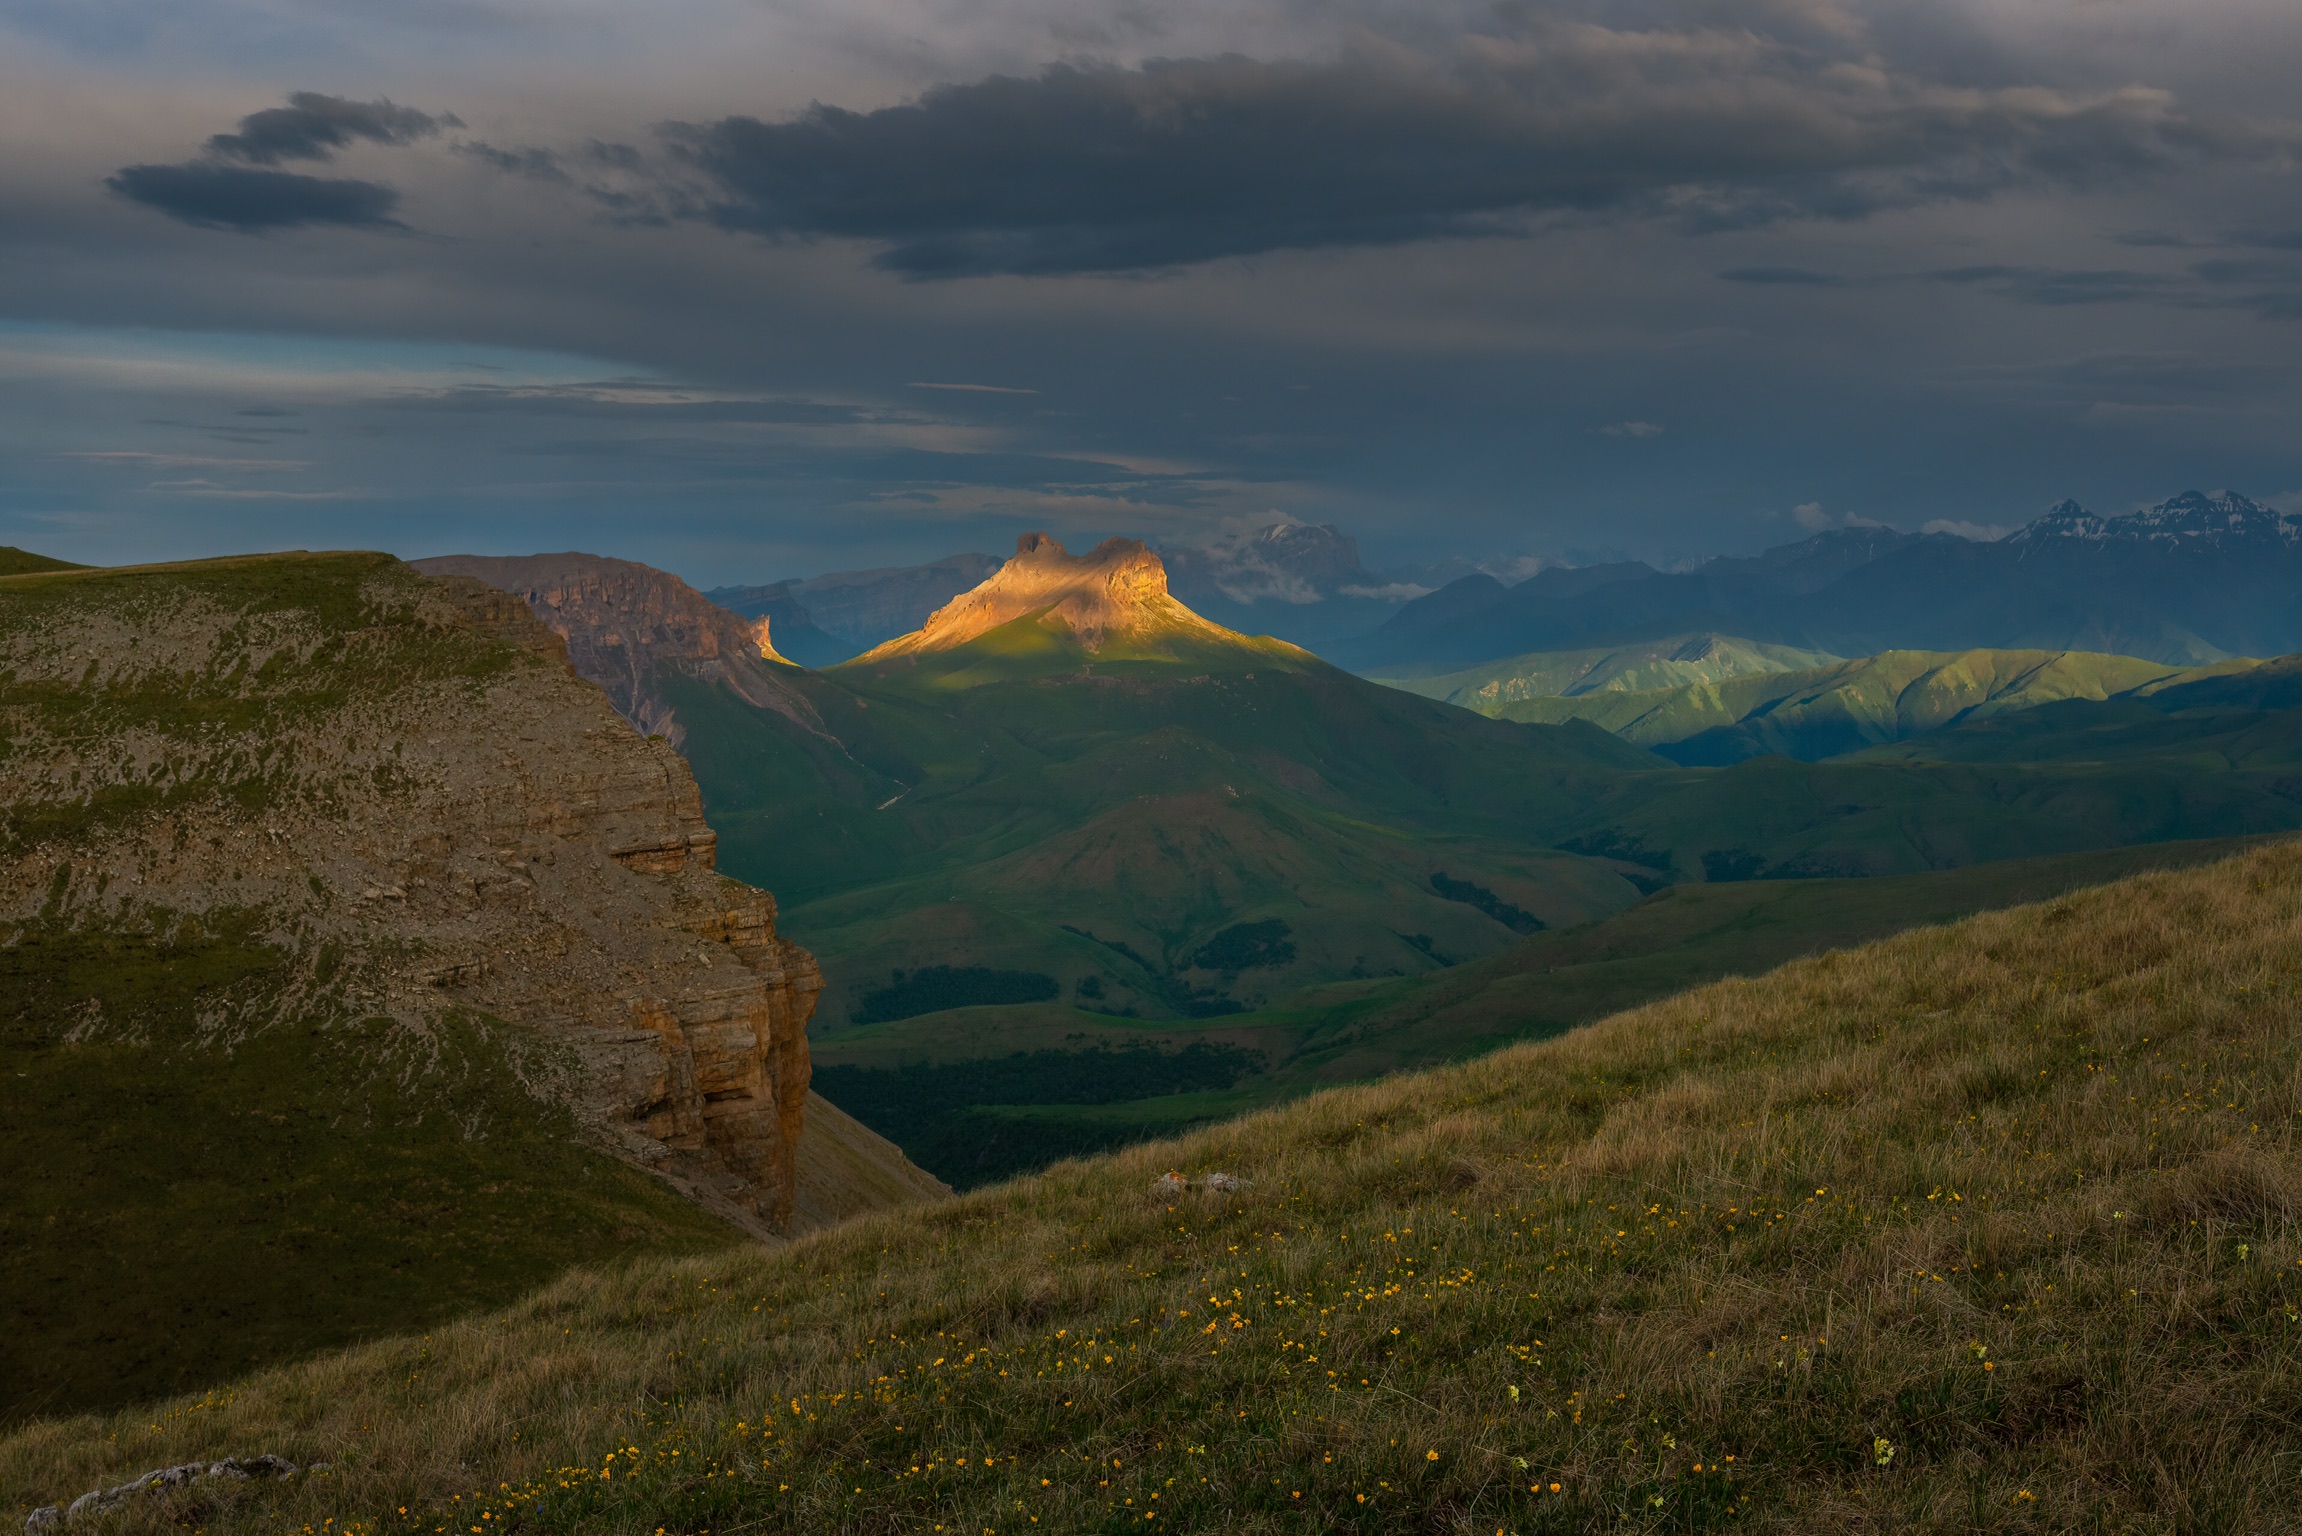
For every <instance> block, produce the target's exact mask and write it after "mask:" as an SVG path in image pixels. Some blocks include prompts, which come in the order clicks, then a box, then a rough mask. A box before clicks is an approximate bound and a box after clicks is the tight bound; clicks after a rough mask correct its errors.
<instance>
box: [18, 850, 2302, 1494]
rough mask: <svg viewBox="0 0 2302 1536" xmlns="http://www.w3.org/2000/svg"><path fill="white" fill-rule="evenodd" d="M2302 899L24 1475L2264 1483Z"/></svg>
mask: <svg viewBox="0 0 2302 1536" xmlns="http://www.w3.org/2000/svg"><path fill="white" fill-rule="evenodd" d="M2298 929H2302V851H2298V850H2296V849H2295V848H2292V847H2279V848H2275V849H2270V850H2265V851H2261V852H2257V853H2254V854H2251V855H2248V856H2246V857H2242V858H2239V859H2236V860H2233V861H2231V862H2229V863H2226V864H2221V865H2217V866H2213V867H2210V868H2207V869H2204V870H2198V871H2190V872H2184V873H2175V874H2153V875H2147V876H2143V877H2140V878H2138V879H2135V880H2132V881H2128V882H2125V883H2122V884H2119V885H2114V886H2110V887H2106V888H2103V889H2100V890H2096V891H2092V892H2087V893H2083V894H2079V895H2075V896H2070V897H2065V898H2061V899H2058V900H2055V901H2053V902H2050V903H2048V904H2046V905H2043V906H2037V907H2028V908H2022V909H2018V910H2015V911H2011V912H2006V913H2000V914H1994V915H1990V916H1985V917H1980V918H1975V919H1971V920H1969V921H1966V922H1964V923H1961V924H1957V925H1955V926H1950V927H1941V928H1928V929H1923V930H1920V931H1917V932H1914V933H1910V934H1906V935H1903V936H1901V937H1899V938H1896V939H1893V940H1889V941H1887V942H1885V943H1882V944H1879V945H1875V946H1872V947H1869V948H1865V949H1861V950H1855V951H1849V952H1839V953H1834V954H1831V955H1828V956H1825V957H1822V958H1818V959H1812V960H1806V961H1801V962H1798V963H1796V964H1794V965H1792V966H1789V967H1787V968H1785V969H1784V970H1781V971H1778V972H1776V973H1774V974H1772V975H1770V976H1768V977H1766V978H1764V979H1762V980H1759V981H1756V982H1751V981H1739V980H1738V981H1730V982H1724V983H1719V984H1716V985H1713V986H1710V987H1706V988H1702V989H1698V990H1696V991H1693V992H1690V993H1686V994H1683V995H1681V996H1679V997H1676V998H1673V999H1671V1000H1669V1001H1667V1002H1663V1003H1658V1004H1655V1005H1651V1006H1649V1007H1647V1008H1645V1009H1642V1010H1639V1011H1637V1012H1634V1013H1630V1014H1626V1015H1622V1016H1619V1017H1617V1018H1615V1019H1612V1020H1610V1021H1608V1022H1605V1023H1602V1024H1600V1025H1597V1026H1595V1027H1593V1028H1590V1029H1587V1030H1583V1031H1580V1032H1577V1033H1576V1034H1574V1035H1571V1036H1568V1037H1566V1038H1563V1039H1559V1040H1554V1041H1549V1042H1545V1043H1542V1044H1538V1045H1530V1046H1521V1047H1516V1048H1513V1049H1511V1050H1508V1051H1505V1052H1503V1053H1500V1054H1498V1055H1495V1056H1492V1057H1488V1058H1486V1059H1484V1060H1481V1061H1479V1062H1477V1063H1474V1064H1470V1065H1466V1066H1462V1067H1456V1068H1451V1069H1447V1070H1444V1071H1440V1072H1436V1073H1432V1074H1428V1075H1423V1076H1416V1077H1406V1078H1397V1079H1392V1080H1389V1081H1386V1082H1383V1083H1381V1084H1377V1085H1373V1086H1368V1087H1361V1088H1352V1089H1345V1090H1339V1091H1335V1092H1331V1093H1326V1094H1322V1095H1319V1096H1317V1097H1315V1098H1313V1099H1310V1100H1307V1101H1304V1102H1302V1103H1298V1104H1295V1105H1292V1106H1289V1107H1287V1108H1285V1109H1282V1110H1278V1111H1274V1112H1270V1113H1266V1114H1263V1115H1258V1116H1254V1117H1251V1118H1249V1119H1246V1120H1243V1121H1239V1122H1236V1123H1233V1124H1228V1125H1224V1126H1221V1127H1217V1128H1215V1129H1212V1130H1209V1131H1206V1132H1203V1133H1200V1134H1198V1135H1196V1136H1193V1137H1191V1138H1189V1139H1188V1140H1185V1141H1183V1142H1180V1143H1175V1144H1168V1145H1160V1146H1156V1147H1148V1148H1143V1149H1140V1150H1137V1151H1134V1152H1131V1153H1128V1154H1124V1155H1121V1156H1119V1157H1115V1158H1109V1159H1103V1160H1098V1161H1095V1162H1090V1163H1084V1164H1067V1165H1064V1166H1062V1167H1060V1168H1058V1169H1056V1170H1054V1171H1052V1172H1051V1173H1050V1174H1048V1175H1045V1176H1042V1177H1039V1178H1033V1179H1026V1180H1021V1181H1017V1182H1015V1183H1012V1184H1007V1185H1002V1186H999V1187H996V1188H993V1189H989V1190H985V1191H982V1192H980V1193H978V1194H975V1195H973V1196H970V1197H968V1198H965V1199H963V1200H961V1201H959V1202H957V1203H955V1204H953V1205H951V1206H949V1207H945V1208H942V1209H939V1210H937V1211H935V1212H933V1213H932V1214H929V1215H926V1216H920V1215H906V1216H902V1217H896V1218H881V1219H870V1220H866V1221H863V1222H859V1223H856V1224H854V1225H852V1226H849V1227H845V1228H841V1229H838V1230H834V1231H832V1232H829V1233H826V1234H823V1235H821V1236H819V1237H816V1238H814V1239H811V1240H809V1241H806V1242H803V1243H801V1244H798V1245H796V1246H795V1247H793V1248H791V1249H789V1250H786V1251H784V1252H781V1253H777V1254H761V1253H744V1254H728V1255H724V1256H718V1257H713V1258H708V1259H699V1260H692V1261H687V1262H683V1263H674V1264H664V1263H656V1264H646V1265H640V1266H637V1267H634V1268H630V1269H624V1270H619V1271H615V1272H612V1273H604V1274H596V1275H585V1276H582V1277H578V1278H572V1279H569V1280H566V1281H563V1282H561V1283H559V1284H557V1285H555V1286H553V1287H552V1288H550V1289H548V1290H546V1291H545V1292H543V1293H541V1294H540V1295H538V1296H537V1297H535V1298H533V1299H532V1300H530V1301H528V1302H526V1303H523V1304H522V1305H520V1306H518V1307H515V1308H513V1309H511V1310H510V1311H507V1312H505V1313H503V1314H501V1315H499V1316H497V1317H494V1318H489V1319H484V1320H474V1321H470V1322H466V1323H460V1324H457V1325H455V1326H453V1327H451V1328H447V1329H444V1330H441V1331H438V1332H436V1333H434V1334H433V1335H431V1336H430V1337H428V1338H425V1339H423V1340H420V1341H419V1340H415V1339H409V1340H406V1341H399V1342H393V1343H389V1344H380V1345H374V1346H369V1347H366V1348H363V1349H360V1350H355V1351H352V1352H349V1353H345V1354H340V1355H335V1356H330V1357H328V1358H325V1359H323V1360H319V1361H315V1362H312V1363H311V1364H308V1365H304V1366H299V1367H295V1368H292V1369H288V1370H283V1371H278V1372H273V1373H268V1374H266V1375H263V1376H259V1377H255V1378H252V1379H250V1380H248V1381H246V1382H244V1383H242V1384H241V1385H240V1386H238V1387H237V1388H236V1389H234V1390H233V1391H231V1392H230V1393H227V1394H221V1395H218V1396H216V1397H213V1398H210V1399H207V1400H204V1401H190V1400H187V1401H180V1402H177V1403H174V1404H170V1405H165V1406H162V1407H158V1408H155V1409H150V1410H143V1411H139V1412H137V1413H134V1414H129V1415H122V1416H120V1417H118V1418H115V1419H111V1420H102V1419H91V1420H85V1421H77V1422H67V1423H62V1424H55V1425H46V1426H41V1427H37V1428H33V1429H28V1430H24V1431H20V1432H18V1433H17V1434H15V1435H13V1436H11V1437H10V1438H8V1439H7V1440H6V1441H4V1442H0V1488H4V1489H5V1494H4V1497H5V1498H6V1499H8V1500H9V1501H11V1502H13V1503H14V1504H16V1505H17V1506H18V1507H20V1508H21V1507H24V1506H26V1505H29V1504H30V1503H32V1502H34V1501H35V1500H43V1501H44V1500H48V1499H55V1498H68V1497H70V1496H72V1495H73V1494H76V1493H77V1492H79V1491H80V1490H81V1489H84V1488H87V1487H92V1486H96V1485H98V1484H100V1483H107V1482H110V1481H112V1480H114V1479H116V1478H118V1477H120V1476H123V1475H126V1474H128V1473H131V1472H133V1471H135V1470H138V1469H140V1468H143V1467H146V1466H151V1465H159V1464H166V1463H171V1462H176V1461H180V1460H184V1459H186V1458H187V1457H190V1456H193V1455H199V1456H213V1455H221V1454H225V1453H228V1452H230V1453H241V1454H245V1453H247V1452H250V1451H253V1450H257V1449H265V1450H274V1451H278V1452H281V1453H283V1454H286V1455H289V1456H293V1457H297V1458H299V1459H310V1458H320V1457H324V1458H327V1459H329V1460H331V1461H332V1462H333V1463H334V1466H333V1469H332V1470H331V1471H330V1472H329V1473H328V1474H326V1475H324V1476H319V1477H313V1478H307V1479H301V1480H297V1481H294V1482H291V1483H288V1484H285V1485H267V1484H241V1485H227V1486H204V1487H202V1488H200V1489H198V1490H196V1491H194V1492H191V1493H188V1494H182V1495H175V1496H172V1497H171V1498H170V1499H169V1500H165V1501H163V1500H154V1501H153V1502H152V1503H151V1504H149V1505H147V1506H145V1507H143V1508H141V1509H139V1510H137V1511H136V1512H134V1513H133V1514H131V1515H129V1516H126V1517H124V1518H122V1519H120V1520H119V1521H118V1522H117V1524H116V1525H115V1527H114V1528H116V1529H124V1530H160V1529H172V1528H175V1527H176V1525H177V1524H178V1523H179V1522H182V1523H196V1524H198V1525H199V1526H200V1527H202V1528H203V1529H206V1530H209V1531H214V1532H219V1533H222V1532H230V1531H238V1530H258V1529H262V1530H277V1529H281V1528H283V1527H285V1528H291V1529H293V1528H296V1527H298V1526H304V1525H306V1524H307V1523H308V1524H309V1525H310V1526H312V1527H317V1526H319V1525H320V1524H321V1522H322V1521H323V1520H324V1519H329V1520H333V1521H335V1522H336V1526H335V1528H337V1529H349V1530H357V1531H363V1532H374V1531H383V1530H408V1531H422V1532H433V1531H437V1530H441V1529H446V1528H449V1527H451V1526H452V1527H453V1528H454V1529H456V1530H458V1531H461V1530H464V1529H467V1528H468V1527H470V1526H481V1527H483V1529H485V1528H487V1527H490V1526H492V1525H493V1524H494V1523H495V1520H496V1519H498V1518H500V1519H502V1520H504V1522H505V1523H506V1524H507V1525H515V1524H516V1526H517V1528H518V1529H520V1530H523V1531H530V1532H546V1531H561V1530H567V1531H573V1530H582V1531H586V1532H606V1531H633V1532H646V1531H653V1530H657V1529H659V1528H664V1529H671V1530H679V1531H705V1530H714V1531H721V1530H733V1529H738V1528H741V1529H744V1530H807V1531H815V1530H826V1529H838V1530H855V1531H877V1530H887V1531H893V1530H907V1529H929V1528H932V1527H933V1526H935V1525H941V1526H943V1527H944V1528H945V1529H947V1530H964V1531H968V1532H975V1531H978V1530H991V1531H998V1532H1009V1531H1019V1530H1028V1529H1032V1528H1034V1522H1036V1526H1037V1528H1040V1529H1047V1530H1060V1531H1078V1530H1108V1531H1118V1530H1122V1529H1136V1530H1140V1529H1145V1528H1152V1529H1157V1528H1169V1529H1185V1530H1203V1531H1216V1530H1220V1531H1225V1532H1258V1531H1278V1530H1305V1529H1319V1530H1339V1531H1368V1532H1376V1531H1396V1530H1401V1529H1416V1530H1429V1531H1452V1530H1467V1531H1482V1532H1483V1531H1487V1530H1493V1529H1508V1530H1513V1531H1518V1532H1535V1531H1569V1530H1597V1529H1602V1528H1604V1529H1609V1530H1615V1529H1625V1528H1630V1529H1651V1530H1666V1529H1667V1530H1689V1529H1710V1528H1718V1527H1724V1526H1728V1525H1763V1526H1767V1527H1770V1528H1776V1529H1787V1530H1800V1531H1818V1532H1819V1531H1830V1532H1843V1531H1900V1530H1908V1529H1913V1528H1932V1529H1949V1528H1956V1529H1961V1530H1978V1531H1998V1530H2005V1531H2074V1530H2226V1531H2237V1530H2267V1529H2273V1528H2280V1527H2282V1526H2284V1525H2285V1524H2286V1523H2288V1522H2289V1521H2290V1519H2291V1514H2292V1510H2293V1507H2294V1500H2295V1494H2296V1482H2295V1478H2296V1474H2295V1472H2294V1470H2293V1468H2294V1466H2295V1464H2296V1460H2297V1457H2302V1429H2298V1428H2297V1413H2298V1412H2302V1364H2298V1363H2297V1362H2298V1359H2302V1356H2298V1355H2297V1352H2296V1348H2295V1346H2296V1342H2297V1337H2298V1331H2302V1239H2298V1238H2297V1236H2296V1229H2295V1227H2294V1225H2293V1220H2294V1217H2295V1216H2296V1214H2297V1213H2298V1212H2302V1147H2298V1146H2297V1143H2296V1137H2297V1128H2298V1121H2302V1098H2298V1096H2297V1095H2298V1087H2297V1085H2298V1084H2302V1028H2297V1025H2302V970H2298V966H2297V960H2296V952H2295V948H2294V942H2293V936H2294V934H2295V933H2296V932H2297V931H2298ZM1169 1167H1176V1168H1181V1169H1184V1170H1186V1171H1189V1172H1194V1173H1196V1172H1199V1171H1201V1170H1206V1169H1217V1168H1220V1169H1227V1170H1232V1171H1236V1172H1239V1173H1243V1174H1246V1175H1248V1176H1250V1177H1251V1178H1252V1179H1253V1180H1254V1183H1253V1186H1252V1188H1250V1189H1248V1190H1245V1191H1243V1192H1240V1193H1236V1194H1232V1195H1208V1194H1202V1193H1198V1192H1193V1193H1190V1194H1188V1195H1185V1196H1183V1197H1180V1198H1174V1197H1167V1196H1161V1195H1156V1194H1154V1193H1152V1191H1151V1189H1150V1183H1151V1179H1152V1177H1153V1175H1154V1174H1156V1173H1157V1172H1159V1171H1160V1170H1161V1169H1163V1168H1169ZM403 1509H404V1510H405V1513H404V1514H402V1513H400V1511H402V1510H403ZM1153 1512H1156V1514H1157V1516H1158V1520H1157V1522H1156V1524H1153V1523H1151V1522H1149V1521H1147V1520H1146V1519H1145V1518H1144V1516H1145V1515H1147V1514H1150V1513H1153ZM483 1514H486V1515H488V1516H490V1517H491V1518H489V1519H487V1520H483V1519H481V1518H480V1517H481V1516H482V1515H483Z"/></svg>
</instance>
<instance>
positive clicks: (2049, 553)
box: [1330, 492, 2302, 677]
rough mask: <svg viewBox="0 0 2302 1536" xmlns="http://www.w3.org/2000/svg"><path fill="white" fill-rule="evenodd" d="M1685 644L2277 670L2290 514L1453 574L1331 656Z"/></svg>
mask: <svg viewBox="0 0 2302 1536" xmlns="http://www.w3.org/2000/svg"><path fill="white" fill-rule="evenodd" d="M1698 631H1710V632H1714V633H1721V634H1730V635H1735V636H1739V637H1741V638H1743V639H1746V640H1751V641H1757V642H1760V643H1764V644H1773V645H1789V646H1799V647H1806V648H1811V649H1815V650H1821V651H1828V652H1831V653H1833V654H1836V655H1841V656H1869V655H1876V654H1878V653H1879V652H1882V651H1890V650H1922V651H1964V650H1974V649H1999V650H2046V651H2065V650H2069V651H2090V652H2100V653H2107V654H2116V655H2128V656H2139V657H2142V658H2144V659H2146V660H2151V661H2157V662H2164V663H2168V664H2171V665H2199V664H2202V663H2206V662H2212V661H2219V660H2223V659H2225V658H2228V657H2231V656H2271V655H2281V654H2284V653H2287V652H2291V651H2295V650H2302V515H2297V514H2293V513H2282V512H2278V511H2276V510H2274V509H2271V508H2268V507H2264V506H2262V505H2260V504H2259V503H2256V502H2254V501H2251V500H2248V499H2247V498H2246V497H2244V496H2240V495H2237V494H2235V493H2229V492H2225V493H2223V494H2221V495H2218V496H2207V495H2204V494H2202V493H2199V492H2186V493H2184V494H2183V495H2180V496H2176V497H2173V498H2171V499H2169V500H2167V501H2165V502H2162V503H2160V504H2159V505H2157V506H2155V507H2152V508H2149V509H2147V510H2145V511H2142V512H2137V513H2133V514H2131V515H2128V516H2125V517H2101V516H2098V515H2096V514H2094V513H2091V512H2088V511H2086V510H2085V509H2084V508H2082V507H2079V506H2078V505H2077V504H2075V503H2072V502H2064V503H2062V504H2061V505H2059V506H2057V507H2055V508H2054V509H2052V510H2051V511H2049V512H2048V513H2047V514H2045V515H2044V516H2043V517H2041V518H2039V519H2038V520H2036V521H2035V522H2033V523H2031V524H2030V525H2029V526H2027V527H2026V528H2024V529H2022V530H2020V531H2019V532H2018V533H2016V534H2014V535H2012V536H2010V537H2008V538H2006V539H2003V540H2000V541H1999V542H1997V543H1984V542H1980V541H1977V540H1972V539H1965V538H1960V537H1958V536H1956V535H1953V534H1945V533H1933V534H1908V533H1901V532H1898V531H1896V530H1894V529H1891V528H1846V529H1833V530H1830V531H1828V532H1825V533H1821V534H1818V535H1816V536H1815V537H1813V538H1811V539H1807V540H1804V541H1802V542H1800V543H1797V544H1790V545H1784V546H1781V547H1779V548H1776V549H1771V550H1768V551H1766V552H1765V553H1764V554H1761V555H1757V556H1754V557H1747V558H1730V559H1718V560H1712V561H1708V562H1706V563H1705V564H1703V565H1702V566H1700V567H1698V568H1697V569H1695V570H1693V571H1690V572H1684V573H1666V572H1662V571H1657V570H1655V569H1654V568H1653V567H1651V566H1648V565H1645V564H1643V563H1640V562H1635V561H1634V562H1626V563H1622V564H1616V565H1606V566H1592V567H1584V568H1581V569H1557V570H1546V571H1543V572H1540V573H1538V574H1537V575H1535V576H1533V577H1531V578H1529V579H1528V580H1526V581H1524V582H1521V583H1519V584H1518V585H1516V586H1505V585H1504V584H1503V583H1501V582H1499V581H1496V580H1495V579H1494V578H1492V577H1488V576H1469V577H1465V578H1463V579H1462V580H1461V581H1457V582H1454V583H1451V584H1450V585H1448V586H1446V587H1443V588H1441V589H1440V590H1439V591H1437V592H1434V593H1432V594H1431V595H1430V596H1428V597H1425V598H1421V599H1418V600H1417V601H1415V602H1412V603H1409V604H1408V605H1407V606H1406V607H1405V608H1403V609H1401V610H1400V611H1399V613H1398V614H1397V615H1396V616H1395V617H1394V618H1392V619H1391V620H1390V621H1389V622H1388V623H1386V624H1385V625H1384V626H1383V627H1382V628H1381V629H1379V630H1377V631H1375V632H1374V633H1373V634H1370V635H1367V636H1365V637H1362V638H1361V639H1358V640H1354V641H1350V642H1347V643H1344V644H1341V645H1338V646H1336V647H1334V648H1333V649H1332V651H1331V652H1330V656H1331V659H1333V660H1335V661H1337V662H1339V663H1341V664H1343V665H1346V666H1349V667H1351V668H1353V669H1354V670H1357V671H1359V672H1362V673H1369V674H1376V675H1383V676H1390V677H1402V676H1417V675H1423V676H1427V675H1433V674H1437V673H1443V672H1451V671H1456V670H1460V669H1463V668H1466V667H1470V666H1472V665H1474V664H1477V663H1480V662H1486V661H1490V660H1493V659H1495V658H1498V657H1507V656H1517V655H1523V654H1526V653H1529V652H1537V651H1564V650H1574V649H1584V648H1591V647H1597V646H1602V645H1623V644H1629V643H1633V642H1638V641H1645V640H1654V639H1660V638H1663V637H1665V636H1669V635H1674V634H1687V633H1691V632H1698Z"/></svg>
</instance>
